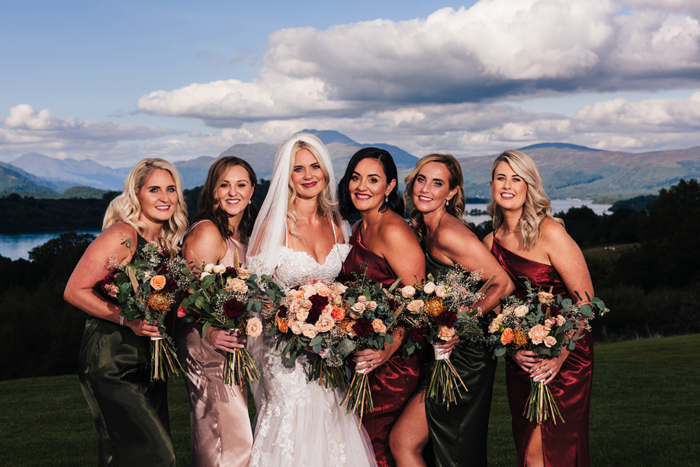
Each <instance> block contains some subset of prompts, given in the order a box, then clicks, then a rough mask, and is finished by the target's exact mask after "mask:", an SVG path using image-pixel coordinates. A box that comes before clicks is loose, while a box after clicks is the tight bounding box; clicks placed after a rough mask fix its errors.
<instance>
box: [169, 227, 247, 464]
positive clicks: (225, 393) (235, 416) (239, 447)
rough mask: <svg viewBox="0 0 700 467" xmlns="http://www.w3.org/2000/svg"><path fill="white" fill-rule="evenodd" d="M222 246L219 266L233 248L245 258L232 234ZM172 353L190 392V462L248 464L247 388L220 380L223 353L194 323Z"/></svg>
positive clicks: (229, 259)
mask: <svg viewBox="0 0 700 467" xmlns="http://www.w3.org/2000/svg"><path fill="white" fill-rule="evenodd" d="M201 222H209V221H201ZM198 224H199V222H198V223H197V224H194V225H193V226H192V227H190V230H192V229H193V228H194V227H195V226H197V225H198ZM226 245H227V247H228V248H227V250H226V254H225V255H224V257H223V258H222V259H221V261H219V264H221V265H223V266H227V267H232V266H233V260H234V253H235V252H236V251H238V257H239V258H240V260H241V261H245V252H246V245H244V244H242V243H241V242H238V241H236V240H234V239H233V238H229V239H227V240H226ZM177 351H178V356H179V358H180V362H182V366H183V367H184V369H185V373H186V378H185V382H186V383H187V389H188V390H189V395H190V464H191V465H192V466H193V467H197V466H202V467H210V466H211V467H215V466H216V467H224V466H225V467H244V466H247V465H248V462H249V460H250V451H251V448H252V447H253V429H252V427H251V424H250V418H249V415H248V397H247V391H246V388H245V387H243V388H241V387H240V386H236V385H229V384H225V383H224V364H225V363H226V354H225V353H224V352H223V351H221V350H218V349H216V348H215V347H214V346H213V345H211V344H210V343H209V341H208V340H206V339H202V336H201V334H200V333H199V331H198V330H197V328H196V327H195V326H194V324H193V323H184V324H183V325H182V328H181V331H180V337H179V339H178V348H177Z"/></svg>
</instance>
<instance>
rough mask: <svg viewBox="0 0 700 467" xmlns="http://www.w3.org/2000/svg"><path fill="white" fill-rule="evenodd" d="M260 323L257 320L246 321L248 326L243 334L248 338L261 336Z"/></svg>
mask: <svg viewBox="0 0 700 467" xmlns="http://www.w3.org/2000/svg"><path fill="white" fill-rule="evenodd" d="M262 329H263V326H262V322H261V321H260V319H259V318H250V319H249V320H248V325H247V326H246V329H245V332H246V334H247V335H249V336H250V337H258V336H259V335H260V334H262Z"/></svg>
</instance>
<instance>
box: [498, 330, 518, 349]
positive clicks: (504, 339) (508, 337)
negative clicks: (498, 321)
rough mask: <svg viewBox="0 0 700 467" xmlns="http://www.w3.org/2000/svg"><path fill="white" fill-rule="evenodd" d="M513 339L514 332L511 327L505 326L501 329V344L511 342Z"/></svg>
mask: <svg viewBox="0 0 700 467" xmlns="http://www.w3.org/2000/svg"><path fill="white" fill-rule="evenodd" d="M513 339H515V334H514V333H513V330H512V329H511V328H505V329H504V330H503V334H501V344H503V345H506V344H510V343H511V342H513Z"/></svg>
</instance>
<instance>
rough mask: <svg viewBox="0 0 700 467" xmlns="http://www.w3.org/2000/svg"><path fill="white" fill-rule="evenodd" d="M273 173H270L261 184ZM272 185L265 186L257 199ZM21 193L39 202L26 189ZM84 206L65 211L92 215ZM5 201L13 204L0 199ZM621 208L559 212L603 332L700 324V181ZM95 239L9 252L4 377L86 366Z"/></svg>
mask: <svg viewBox="0 0 700 467" xmlns="http://www.w3.org/2000/svg"><path fill="white" fill-rule="evenodd" d="M265 183H266V182H264V181H261V188H262V187H265V188H266V186H265ZM265 191H266V190H263V189H260V190H259V191H257V192H256V196H255V203H256V205H258V206H260V204H261V203H262V200H263V198H264V192H265ZM197 194H198V190H197V189H194V190H188V191H187V193H186V198H187V201H188V205H189V206H190V218H192V217H194V214H195V212H196V208H195V200H196V197H197ZM110 196H111V197H113V196H114V194H111V195H109V194H108V195H105V198H104V199H103V200H95V201H103V202H104V203H105V204H103V207H101V208H99V207H98V206H97V205H95V206H92V207H90V208H89V210H90V212H91V213H93V214H94V215H96V216H97V215H98V214H99V222H98V225H97V228H99V224H101V216H102V214H103V213H104V209H105V208H106V203H108V200H107V198H109V199H111V197H110ZM8 198H10V197H8ZM63 201H64V202H65V201H67V200H63ZM76 201H85V200H76ZM3 202H4V203H9V204H11V203H18V200H17V199H9V200H8V199H7V198H6V199H4V200H3ZM19 202H21V203H27V205H31V204H32V203H33V202H32V201H31V199H26V198H20V200H19ZM45 202H46V201H42V203H36V205H35V207H36V212H43V210H42V208H41V206H40V204H43V203H45ZM79 206H82V205H78V204H76V205H75V207H74V209H77V211H66V212H63V213H62V214H61V217H63V218H66V217H77V218H87V216H88V214H87V213H86V214H85V216H83V213H81V212H79V211H80V209H79ZM83 208H84V209H85V210H88V208H87V207H85V206H83ZM5 209H7V204H0V210H5ZM613 209H614V212H613V214H611V215H606V216H597V215H596V214H595V213H593V211H592V210H590V209H588V208H586V207H583V208H575V209H571V210H569V211H568V212H567V213H556V216H557V217H560V218H562V219H563V220H564V222H565V223H566V228H567V230H568V232H569V233H570V234H571V236H572V237H573V238H574V240H576V242H577V243H578V244H579V245H580V246H581V248H582V249H583V250H584V254H585V256H586V260H587V262H588V267H589V269H590V272H591V276H592V278H593V284H594V287H595V293H596V296H598V297H600V298H602V299H603V300H605V302H606V305H607V306H608V307H609V308H610V309H611V312H610V313H608V314H607V315H606V316H604V317H603V318H597V319H595V320H594V321H593V322H592V327H593V333H594V338H595V339H596V340H597V341H617V340H625V339H636V338H640V337H655V336H669V335H676V334H688V333H697V332H700V296H699V295H700V268H698V267H697V265H698V264H700V250H699V249H698V248H696V245H695V244H696V243H697V238H698V235H697V232H698V231H700V185H699V184H698V182H697V181H696V180H693V179H691V180H688V181H685V180H681V181H680V182H679V183H678V184H676V185H674V186H672V187H670V188H668V189H663V190H661V191H660V192H659V194H658V197H657V196H651V197H639V198H634V199H632V200H629V201H627V202H624V203H618V204H616V205H615V206H614V207H613ZM0 212H3V211H0ZM47 225H49V222H47ZM75 228H78V227H75ZM80 228H85V226H80ZM92 228H95V227H94V226H93V227H92ZM489 231H490V226H489V225H488V223H484V224H482V225H480V226H476V227H475V232H476V233H477V235H479V236H480V237H483V236H484V235H486V234H487V233H488V232H489ZM92 240H93V237H92V236H91V235H78V234H76V233H74V232H68V233H64V234H62V235H61V236H60V237H58V238H55V239H53V240H51V241H49V242H47V243H45V244H43V245H40V246H38V247H36V248H34V249H33V250H32V251H31V252H30V254H29V260H25V259H19V260H16V261H12V260H10V259H9V258H4V257H2V256H0V321H1V322H2V323H3V325H2V326H1V327H0V355H2V356H3V358H2V359H1V360H0V380H6V379H13V378H24V377H31V376H49V375H62V374H72V373H75V372H76V371H77V362H78V359H77V356H78V350H79V348H80V341H81V337H82V332H83V326H84V322H85V316H86V315H85V314H84V313H83V312H82V311H80V310H78V309H76V308H74V307H72V306H70V305H68V304H67V303H65V302H64V301H63V289H64V287H65V284H66V281H67V280H68V277H69V276H70V274H71V272H72V270H73V268H74V267H75V265H76V264H77V262H78V260H79V259H80V257H81V255H82V254H83V252H84V251H85V249H86V248H87V246H88V245H89V244H90V242H91V241H92Z"/></svg>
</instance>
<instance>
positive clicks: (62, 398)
mask: <svg viewBox="0 0 700 467" xmlns="http://www.w3.org/2000/svg"><path fill="white" fill-rule="evenodd" d="M595 358H596V360H595V370H594V383H593V400H592V402H591V405H592V406H591V460H592V463H593V465H597V466H605V467H607V466H657V465H658V466H661V465H663V466H698V465H700V422H699V421H698V417H699V416H700V334H695V335H689V336H678V337H667V338H659V339H649V340H639V341H627V342H620V343H615V344H601V345H596V348H595ZM169 403H170V418H171V424H172V432H173V442H174V444H175V452H176V454H177V458H178V464H179V465H183V466H184V465H188V464H189V408H188V404H187V393H186V389H185V385H184V383H183V382H182V381H181V380H179V381H172V382H171V383H170V386H169ZM96 453H97V447H96V438H95V435H94V427H93V424H92V418H91V417H90V413H89V411H88V408H87V404H86V403H85V400H84V399H83V395H82V392H81V391H80V384H79V383H78V377H77V376H59V377H50V378H32V379H22V380H13V381H4V382H0V466H31V465H36V466H39V465H42V466H43V465H46V466H49V465H50V466H81V465H86V466H94V465H96V463H97V456H96ZM489 453H490V465H493V466H512V465H515V450H514V448H513V445H512V440H511V436H510V414H509V412H508V405H507V401H506V391H505V377H504V365H503V364H501V365H500V366H499V369H498V372H497V377H496V387H495V390H494V401H493V406H492V410H491V426H490V430H489Z"/></svg>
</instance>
